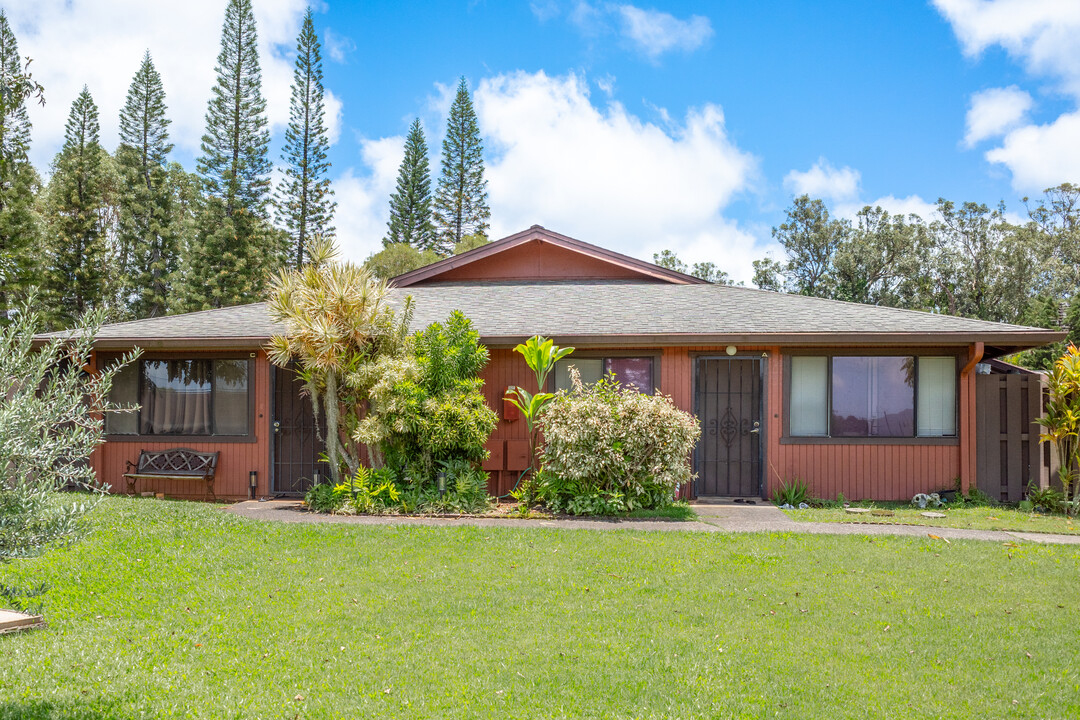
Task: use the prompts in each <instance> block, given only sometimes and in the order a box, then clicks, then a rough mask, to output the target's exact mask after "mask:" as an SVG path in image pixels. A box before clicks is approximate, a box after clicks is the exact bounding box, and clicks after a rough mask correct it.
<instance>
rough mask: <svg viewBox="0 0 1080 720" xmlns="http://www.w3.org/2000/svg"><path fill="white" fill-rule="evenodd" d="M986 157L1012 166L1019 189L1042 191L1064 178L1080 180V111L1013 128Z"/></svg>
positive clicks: (1014, 183)
mask: <svg viewBox="0 0 1080 720" xmlns="http://www.w3.org/2000/svg"><path fill="white" fill-rule="evenodd" d="M986 159H987V160H989V161H990V162H992V163H1001V164H1002V165H1005V166H1006V167H1007V168H1009V170H1010V171H1011V172H1012V184H1013V187H1015V188H1016V189H1017V190H1022V191H1032V192H1039V191H1041V190H1044V189H1046V188H1048V187H1053V186H1055V185H1059V184H1060V183H1062V182H1073V183H1076V182H1080V111H1074V112H1071V113H1065V114H1064V115H1061V116H1060V117H1058V118H1057V119H1056V120H1054V121H1053V122H1051V123H1048V124H1045V125H1027V126H1025V127H1021V128H1017V129H1016V130H1013V131H1012V132H1010V133H1009V134H1008V135H1006V136H1005V140H1004V141H1003V142H1002V144H1001V147H998V148H994V149H992V150H989V151H988V152H987V153H986Z"/></svg>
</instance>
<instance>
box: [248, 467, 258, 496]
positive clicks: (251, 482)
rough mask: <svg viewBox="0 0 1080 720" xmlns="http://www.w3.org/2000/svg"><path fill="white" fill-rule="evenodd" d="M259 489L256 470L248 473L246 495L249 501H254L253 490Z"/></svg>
mask: <svg viewBox="0 0 1080 720" xmlns="http://www.w3.org/2000/svg"><path fill="white" fill-rule="evenodd" d="M258 487H259V473H258V471H256V470H252V471H251V472H249V473H248V494H249V495H250V496H251V499H252V500H254V499H255V490H256V489H257V488H258Z"/></svg>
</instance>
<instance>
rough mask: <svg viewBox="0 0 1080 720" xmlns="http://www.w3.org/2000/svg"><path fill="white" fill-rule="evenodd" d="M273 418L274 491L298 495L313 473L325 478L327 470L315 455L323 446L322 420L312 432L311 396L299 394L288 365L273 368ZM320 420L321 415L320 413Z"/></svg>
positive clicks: (299, 387)
mask: <svg viewBox="0 0 1080 720" xmlns="http://www.w3.org/2000/svg"><path fill="white" fill-rule="evenodd" d="M273 375H274V420H273V426H272V428H273V433H274V442H273V448H274V449H273V458H272V460H273V471H274V483H273V488H274V493H275V494H283V495H302V494H303V493H305V492H307V491H308V490H309V489H310V488H311V486H312V485H313V484H314V483H315V478H316V474H317V475H318V476H319V477H321V478H328V476H329V474H330V469H329V467H328V466H327V465H326V463H324V462H320V460H319V457H320V456H321V455H322V454H323V452H324V448H325V447H326V446H325V444H324V443H323V441H322V440H320V439H319V437H320V436H322V437H326V436H325V434H322V433H325V428H326V425H325V422H321V423H320V433H319V434H316V431H315V412H314V410H312V407H311V399H310V398H309V397H307V396H306V395H301V390H302V389H303V384H302V383H301V382H300V378H299V377H298V376H297V374H296V372H295V371H294V370H293V369H292V368H288V369H286V368H279V367H275V368H273ZM320 420H322V416H320Z"/></svg>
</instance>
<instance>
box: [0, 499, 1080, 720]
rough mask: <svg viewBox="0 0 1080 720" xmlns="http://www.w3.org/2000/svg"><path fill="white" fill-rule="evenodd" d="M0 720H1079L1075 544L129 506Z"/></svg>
mask: <svg viewBox="0 0 1080 720" xmlns="http://www.w3.org/2000/svg"><path fill="white" fill-rule="evenodd" d="M93 522H94V523H95V525H96V528H95V531H94V532H93V534H91V535H90V536H89V537H88V538H87V539H86V540H84V541H83V542H82V543H80V544H78V545H76V546H74V547H72V548H68V549H63V550H58V551H54V552H52V553H51V554H49V555H47V556H45V557H43V558H39V559H37V560H33V561H22V562H19V563H15V564H11V565H7V566H4V567H0V582H8V583H14V582H21V583H30V582H33V581H35V580H38V579H47V580H48V581H49V582H50V583H51V584H52V590H51V591H50V593H49V596H48V605H47V607H46V614H47V619H48V620H49V622H50V626H49V627H48V628H47V629H45V630H41V631H36V632H32V633H26V634H22V635H16V636H3V637H0V717H4V718H16V717H17V718H66V719H73V718H143V717H206V718H221V717H224V718H248V717H251V718H274V717H289V718H292V717H301V718H350V717H391V718H394V717H401V718H457V717H485V718H487V717H491V718H494V717H498V718H548V717H551V718H563V717H575V718H577V717H584V718H599V717H604V718H610V717H616V718H617V717H626V718H630V717H633V718H699V717H724V718H727V717H752V718H761V717H766V716H767V717H780V718H807V717H835V718H841V717H858V718H863V717H881V718H908V717H951V718H963V717H972V718H981V717H994V718H1045V717H1076V716H1078V715H1080V662H1078V660H1077V655H1076V627H1077V622H1078V620H1080V610H1078V608H1077V605H1076V602H1075V597H1076V577H1077V573H1078V571H1080V549H1078V548H1074V547H1070V546H1040V545H1034V544H1032V545H1026V544H1025V545H1021V546H1009V545H1000V544H994V543H985V542H970V541H968V542H963V541H954V542H953V543H951V544H944V543H941V542H939V541H933V540H930V539H926V538H920V539H913V538H894V537H877V538H867V537H858V536H850V537H849V536H844V537H832V536H813V535H804V534H746V535H733V534H725V533H689V532H681V531H665V532H654V533H634V532H627V531H608V532H593V531H585V530H548V529H544V530H522V529H511V528H475V527H454V528H418V527H394V526H390V527H387V526H359V525H341V524H325V525H324V524H310V525H309V524H274V523H265V524H261V523H258V522H256V521H249V520H243V519H240V518H236V517H234V516H231V515H228V514H227V513H225V512H224V511H223V510H222V509H220V508H218V507H213V506H209V505H201V504H188V503H181V502H168V501H164V502H163V501H154V500H142V499H128V498H113V499H110V500H109V501H108V502H106V503H105V504H103V506H102V507H100V508H99V509H98V510H97V511H95V514H94V516H93Z"/></svg>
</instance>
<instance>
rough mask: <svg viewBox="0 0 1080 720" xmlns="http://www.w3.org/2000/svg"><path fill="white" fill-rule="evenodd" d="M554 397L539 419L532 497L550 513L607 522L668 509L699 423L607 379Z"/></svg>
mask: <svg viewBox="0 0 1080 720" xmlns="http://www.w3.org/2000/svg"><path fill="white" fill-rule="evenodd" d="M571 375H572V377H573V379H574V390H572V391H571V392H565V391H564V392H560V393H559V394H558V395H557V396H556V397H555V400H554V401H552V403H551V404H550V405H548V407H547V409H545V411H544V412H543V414H542V415H541V418H540V423H541V427H542V430H543V433H544V449H543V452H542V453H541V460H542V468H543V470H542V472H541V473H539V475H538V476H537V477H536V478H535V480H534V484H535V487H536V494H537V497H538V498H539V499H540V500H542V501H543V502H544V503H545V504H546V505H547V506H548V507H549V508H550V509H551V510H552V511H553V512H568V513H571V514H575V515H608V514H616V513H623V512H627V511H631V510H636V509H639V508H657V507H663V506H666V505H669V504H671V503H672V502H673V501H674V499H675V490H676V488H677V487H678V486H680V485H683V484H685V483H688V482H690V481H691V480H692V479H693V477H694V476H693V474H692V472H691V470H690V453H691V452H692V451H693V449H694V445H695V444H696V443H697V437H698V423H697V420H696V419H695V418H694V416H693V415H691V414H690V413H686V412H683V411H682V410H679V409H678V408H676V407H675V405H674V403H673V402H672V401H671V398H669V397H665V396H662V395H644V394H642V393H639V392H637V391H636V390H635V389H634V388H623V387H621V386H620V385H619V383H618V382H616V381H615V380H614V379H613V378H606V379H603V380H601V381H599V382H597V383H596V384H595V385H593V386H592V387H588V388H586V387H583V386H582V385H581V383H580V380H579V379H578V377H577V375H576V371H575V370H571Z"/></svg>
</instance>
